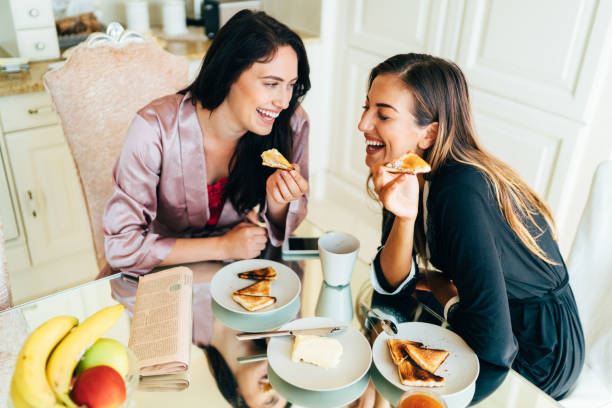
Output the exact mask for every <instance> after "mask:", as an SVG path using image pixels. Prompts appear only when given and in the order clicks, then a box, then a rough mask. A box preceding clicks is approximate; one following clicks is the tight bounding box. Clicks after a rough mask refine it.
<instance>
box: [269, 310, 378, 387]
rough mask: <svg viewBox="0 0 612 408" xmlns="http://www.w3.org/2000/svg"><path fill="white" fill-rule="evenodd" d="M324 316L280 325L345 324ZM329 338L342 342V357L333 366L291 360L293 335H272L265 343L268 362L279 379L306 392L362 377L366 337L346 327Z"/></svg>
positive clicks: (347, 383) (367, 352)
mask: <svg viewBox="0 0 612 408" xmlns="http://www.w3.org/2000/svg"><path fill="white" fill-rule="evenodd" d="M345 324H346V323H341V322H339V321H335V320H332V319H327V318H324V317H307V318H304V319H298V320H294V321H292V322H289V323H287V324H285V325H283V326H281V328H280V330H286V329H310V328H317V327H329V326H337V325H345ZM333 338H335V339H337V340H338V341H339V342H340V344H342V357H341V358H340V362H339V363H338V365H337V366H336V367H333V368H323V367H318V366H315V365H313V364H308V363H302V362H296V361H292V360H291V350H292V349H293V341H294V337H293V336H283V337H274V338H272V339H271V340H270V343H269V344H268V364H270V366H271V367H272V369H273V370H274V372H275V373H276V374H277V375H278V376H279V377H280V378H282V379H283V381H285V382H287V383H289V384H291V385H293V386H295V387H298V388H301V389H304V390H310V391H333V390H339V389H342V388H345V387H348V386H350V385H351V384H354V383H355V382H357V381H358V380H359V379H360V378H362V377H363V376H364V375H365V373H366V372H367V371H368V369H369V368H370V364H371V363H372V350H371V349H370V344H369V343H368V340H367V339H366V338H365V337H364V336H363V334H361V333H360V332H359V330H357V329H355V328H354V327H350V326H349V327H347V329H346V330H344V331H343V332H342V333H340V334H336V335H334V336H333Z"/></svg>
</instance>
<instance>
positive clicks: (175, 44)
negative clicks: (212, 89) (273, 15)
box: [0, 26, 320, 97]
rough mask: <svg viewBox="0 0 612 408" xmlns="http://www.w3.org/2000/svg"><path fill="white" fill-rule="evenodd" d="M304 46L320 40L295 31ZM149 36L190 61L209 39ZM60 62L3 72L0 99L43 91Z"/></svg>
mask: <svg viewBox="0 0 612 408" xmlns="http://www.w3.org/2000/svg"><path fill="white" fill-rule="evenodd" d="M296 32H297V33H298V34H299V35H300V37H301V38H302V41H304V44H306V45H308V44H312V43H313V42H318V41H319V40H320V37H318V36H316V35H312V34H307V33H303V32H299V31H296ZM151 34H152V36H154V37H155V38H156V39H157V41H158V42H159V43H160V45H162V47H164V48H165V49H166V50H167V51H168V52H170V53H172V54H175V55H181V56H184V57H186V58H187V59H188V60H189V61H190V62H191V61H201V60H202V58H203V57H204V55H205V54H206V51H207V50H208V47H210V44H211V42H212V41H211V40H209V39H207V38H205V36H204V29H203V27H192V26H190V27H189V32H188V33H187V34H185V35H183V36H180V37H167V36H165V35H164V33H163V32H162V31H161V30H160V29H155V28H154V29H153V30H152V33H151ZM2 53H3V50H2V49H1V48H0V57H4V56H7V55H3V54H2ZM58 61H61V60H53V61H40V62H30V68H29V69H28V70H27V71H24V72H15V73H3V74H0V97H3V96H10V95H18V94H24V93H30V92H43V91H44V90H45V87H44V85H43V81H42V77H43V75H44V74H45V72H47V70H48V67H49V65H50V64H53V63H56V62H58Z"/></svg>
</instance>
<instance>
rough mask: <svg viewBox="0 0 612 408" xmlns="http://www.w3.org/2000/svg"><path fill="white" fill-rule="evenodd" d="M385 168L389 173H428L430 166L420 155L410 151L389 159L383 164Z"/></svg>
mask: <svg viewBox="0 0 612 408" xmlns="http://www.w3.org/2000/svg"><path fill="white" fill-rule="evenodd" d="M385 167H386V168H387V170H388V171H389V172H391V173H412V174H418V173H429V172H430V171H431V166H430V165H429V164H428V163H427V162H426V161H425V160H423V159H421V157H420V156H419V155H418V154H416V153H412V152H408V153H405V154H403V155H402V156H400V157H398V158H397V159H395V160H391V161H390V162H389V163H386V164H385Z"/></svg>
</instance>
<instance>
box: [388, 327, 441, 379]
mask: <svg viewBox="0 0 612 408" xmlns="http://www.w3.org/2000/svg"><path fill="white" fill-rule="evenodd" d="M387 346H388V347H389V354H390V355H391V359H392V360H393V363H394V364H395V365H396V366H397V372H398V375H399V379H400V382H401V383H402V384H403V385H411V386H418V387H441V386H443V385H444V382H445V381H444V377H440V376H437V375H435V374H434V373H435V372H436V370H437V369H438V368H439V367H440V365H441V364H442V363H443V362H444V360H446V358H447V357H448V355H449V352H448V351H446V350H438V349H430V348H426V347H425V346H424V345H423V343H420V342H417V341H411V340H400V339H387Z"/></svg>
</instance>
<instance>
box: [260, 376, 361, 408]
mask: <svg viewBox="0 0 612 408" xmlns="http://www.w3.org/2000/svg"><path fill="white" fill-rule="evenodd" d="M268 379H269V380H270V385H272V388H274V389H275V390H276V392H278V393H279V395H281V396H282V397H283V398H285V399H286V400H287V401H289V402H291V403H293V404H295V405H299V406H300V407H316V408H331V407H340V406H344V405H347V404H350V403H351V402H353V401H355V400H356V399H357V398H359V397H360V396H361V395H362V394H363V393H364V392H365V390H366V388H367V387H368V383H369V381H370V376H369V375H368V374H367V373H366V375H364V376H363V377H361V378H360V379H359V380H358V381H357V382H355V383H354V384H352V385H349V386H348V387H345V388H342V389H340V390H336V391H324V392H316V391H308V390H303V389H301V388H298V387H295V386H293V385H291V384H289V383H288V382H286V381H283V380H282V379H281V378H280V377H279V376H278V374H276V373H275V372H274V370H273V369H272V367H270V365H268Z"/></svg>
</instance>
